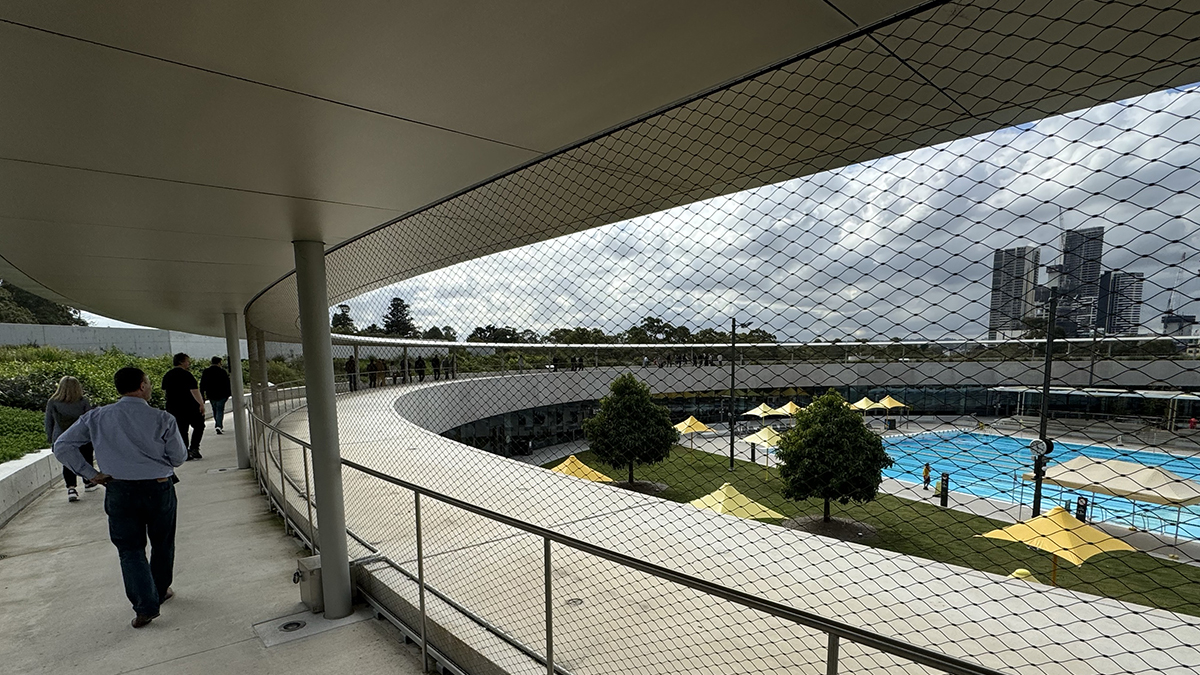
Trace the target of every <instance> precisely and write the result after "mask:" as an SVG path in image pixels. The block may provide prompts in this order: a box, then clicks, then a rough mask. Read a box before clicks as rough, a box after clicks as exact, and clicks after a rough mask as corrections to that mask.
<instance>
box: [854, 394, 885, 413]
mask: <svg viewBox="0 0 1200 675" xmlns="http://www.w3.org/2000/svg"><path fill="white" fill-rule="evenodd" d="M850 407H851V408H854V409H855V410H878V409H881V408H884V405H883V404H882V403H876V402H875V401H872V400H871V399H869V398H867V397H866V396H864V397H862V398H860V399H859V400H858V401H856V402H854V403H851V404H850Z"/></svg>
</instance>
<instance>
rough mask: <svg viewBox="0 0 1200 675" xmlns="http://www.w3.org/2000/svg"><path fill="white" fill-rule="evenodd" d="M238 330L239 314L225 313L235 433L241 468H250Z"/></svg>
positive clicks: (226, 348)
mask: <svg viewBox="0 0 1200 675" xmlns="http://www.w3.org/2000/svg"><path fill="white" fill-rule="evenodd" d="M239 332H240V331H238V316H237V314H234V313H233V312H226V313H225V351H226V352H227V354H228V358H229V382H230V384H232V385H233V387H231V388H232V390H233V396H231V397H230V398H232V399H233V435H234V441H235V442H236V443H237V460H238V468H239V469H249V468H250V446H249V443H248V441H247V436H248V435H247V433H246V394H245V385H243V384H242V383H243V379H242V341H241V339H240V337H239Z"/></svg>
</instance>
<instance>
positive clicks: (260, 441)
mask: <svg viewBox="0 0 1200 675" xmlns="http://www.w3.org/2000/svg"><path fill="white" fill-rule="evenodd" d="M250 421H251V426H252V432H253V433H252V437H253V438H254V440H255V443H254V445H255V448H254V449H255V452H254V466H255V467H256V469H258V471H259V482H260V486H261V487H262V489H263V491H264V492H265V493H266V494H267V497H268V500H269V501H270V503H271V505H272V508H275V509H276V510H277V511H278V512H279V513H280V515H281V516H282V517H283V521H284V529H285V531H286V532H289V533H291V534H295V535H296V536H297V537H299V538H300V539H301V540H302V541H304V543H305V545H306V546H308V548H309V549H310V550H312V551H313V552H318V548H317V546H318V545H317V541H318V540H317V537H316V525H317V524H316V522H315V521H314V520H313V512H314V505H315V501H314V495H313V491H312V487H311V485H312V483H311V477H310V475H309V468H308V465H309V453H310V452H311V449H312V448H311V445H310V444H309V443H308V442H307V441H305V440H304V439H301V438H298V437H296V436H294V435H292V434H289V433H287V432H286V431H283V430H282V429H280V428H279V427H278V426H276V425H274V424H269V423H267V422H264V421H263V420H262V419H260V418H259V417H257V416H256V415H253V414H251V415H250ZM284 441H288V442H289V443H293V444H295V445H296V446H298V447H299V448H300V450H301V462H302V464H303V466H304V484H303V485H301V484H300V483H299V482H297V480H296V479H295V478H293V477H291V476H289V475H288V471H287V470H286V468H285V466H284V461H283V455H282V452H283V442H284ZM272 446H274V448H275V454H274V455H272V452H271V450H272ZM260 450H261V452H260ZM272 465H274V466H273V467H272ZM342 466H344V467H346V468H347V469H350V470H352V471H356V472H359V473H361V474H364V475H367V476H371V477H373V478H376V479H378V480H381V481H384V482H386V483H390V484H392V485H395V486H397V487H401V488H404V489H406V490H409V491H411V492H412V493H413V496H414V509H413V517H414V525H415V528H416V549H417V550H416V554H417V559H416V563H417V569H416V572H415V574H414V573H413V572H412V571H411V570H407V569H405V568H404V567H403V566H402V565H400V564H399V563H397V562H396V561H394V560H392V559H391V558H389V557H388V556H386V555H384V554H381V553H380V552H379V549H378V548H377V547H375V546H373V545H371V544H370V543H369V542H367V541H366V540H364V539H363V538H362V537H360V536H358V535H356V534H355V533H354V532H353V531H351V530H350V529H349V528H347V532H346V534H347V536H349V537H350V538H352V539H354V540H355V541H356V542H357V543H358V544H360V545H362V546H363V547H364V548H366V550H368V551H371V552H372V555H371V556H369V558H366V559H363V560H360V561H357V562H364V561H366V560H369V561H378V562H382V563H385V564H387V565H388V566H390V567H391V568H393V569H394V570H396V571H398V572H400V573H401V574H404V575H405V576H406V577H408V578H409V579H413V580H415V581H416V583H417V586H418V604H419V607H418V610H419V612H420V617H421V620H420V626H419V628H416V627H408V626H401V628H402V629H406V630H413V632H415V633H416V634H417V637H418V639H419V641H420V643H421V653H422V657H423V662H424V663H425V664H428V663H429V660H428V659H429V656H430V654H431V653H435V652H436V651H437V650H435V649H434V648H433V646H431V645H430V644H429V639H428V635H429V631H428V614H427V607H426V604H427V603H426V595H427V594H431V595H434V596H435V597H437V598H438V599H439V600H441V601H443V602H445V603H446V604H447V605H449V606H450V607H453V608H454V609H455V610H456V611H459V612H462V613H463V614H464V615H465V616H467V617H468V618H470V619H471V620H472V621H474V622H475V623H477V624H478V625H480V626H481V627H483V628H485V629H486V630H488V631H489V632H491V633H492V634H493V635H495V636H497V637H499V638H500V639H502V640H504V641H505V642H506V643H508V644H509V645H510V646H513V647H515V648H517V649H518V650H519V651H521V652H523V653H524V654H526V655H527V656H529V657H531V658H533V659H535V660H536V661H538V662H540V663H543V664H544V665H545V666H546V672H547V673H548V674H549V675H554V674H555V673H561V674H563V675H569V674H568V673H567V672H566V671H565V670H563V669H562V668H560V667H557V666H556V665H555V659H554V611H553V605H552V590H553V589H552V586H551V581H550V568H551V561H552V556H553V545H558V546H564V547H568V548H571V549H574V550H576V551H579V552H582V553H586V554H588V555H591V556H594V557H597V558H601V559H603V560H607V561H609V562H613V563H616V564H618V565H621V566H623V567H625V568H628V569H631V570H637V571H640V572H643V573H646V574H649V575H652V576H654V577H657V578H659V579H662V580H664V581H668V582H671V583H674V584H678V585H680V586H684V587H686V588H690V589H693V590H696V591H699V592H701V593H704V594H707V595H709V596H712V597H714V598H720V599H723V600H727V601H729V602H733V603H735V604H738V605H741V606H743V607H746V608H750V609H754V610H757V611H760V612H763V613H765V614H768V615H771V616H774V617H777V618H780V619H783V620H786V621H790V622H792V623H795V624H797V625H800V626H805V627H808V628H812V629H816V630H819V631H822V632H824V633H825V634H826V635H827V636H828V640H827V643H826V656H825V664H826V673H827V675H836V673H837V672H838V663H839V653H840V644H841V641H842V640H847V641H850V642H853V643H856V644H859V645H862V646H865V647H870V648H873V649H877V650H879V651H881V652H884V653H886V654H890V655H893V656H896V657H899V658H902V659H905V660H908V661H911V662H913V663H919V664H922V665H925V666H928V667H931V668H934V669H937V670H940V671H942V672H946V673H952V674H955V675H1002V672H1001V671H998V670H995V669H992V668H989V667H986V666H983V665H980V664H976V663H972V662H969V661H965V660H963V659H959V658H956V657H952V656H949V655H946V654H942V653H940V652H936V651H934V650H931V649H928V648H925V647H920V646H917V645H913V644H909V643H907V642H904V641H902V640H898V639H896V638H892V637H888V636H885V635H880V634H878V633H874V632H871V631H868V630H865V629H862V628H857V627H855V626H851V625H849V624H846V623H842V622H840V621H836V620H834V619H829V618H826V617H823V616H821V615H819V614H815V613H813V612H808V611H805V610H801V609H797V608H795V607H790V606H788V605H785V604H782V603H779V602H775V601H773V600H768V599H766V598H761V597H758V596H755V595H751V594H749V593H746V592H743V591H740V590H736V589H732V588H728V587H726V586H723V585H721V584H718V583H714V582H712V581H707V580H705V579H700V578H698V577H694V576H691V575H688V574H684V573H681V572H679V571H676V570H673V569H670V568H667V567H663V566H661V565H657V564H654V563H651V562H648V561H645V560H641V559H639V558H635V557H633V556H629V555H626V554H623V553H618V552H616V551H612V550H609V549H606V548H604V547H601V546H597V545H596V544H592V543H589V542H587V541H583V540H581V539H576V538H574V537H570V536H568V535H564V534H561V533H559V532H555V531H554V530H550V529H547V528H545V527H541V526H538V525H534V524H532V523H528V522H525V521H523V520H520V519H518V518H514V517H512V516H507V515H505V514H502V513H498V512H495V511H491V510H489V509H486V508H483V507H481V506H476V505H474V504H471V503H469V502H465V501H463V500H461V499H457V498H455V497H451V496H449V495H445V494H442V493H439V492H437V491H434V490H431V489H429V488H426V487H423V486H421V485H417V484H415V483H411V482H409V481H406V480H403V479H400V478H396V477H395V476H390V475H388V474H385V473H383V472H381V471H378V470H376V469H372V468H370V467H367V466H364V465H362V464H359V463H357V462H353V461H350V460H347V459H342ZM272 473H274V474H276V475H277V476H278V479H277V480H276V479H272V477H271V476H272ZM289 486H290V487H291V490H292V491H293V493H294V495H295V497H296V498H298V499H300V500H302V502H303V505H304V508H303V512H302V513H301V512H299V511H297V510H296V509H294V508H293V507H292V505H291V502H290V501H289V497H288V492H287V491H288V487H289ZM275 491H278V494H277V495H276V494H273V492H275ZM423 497H424V498H428V499H433V500H436V501H438V502H441V503H443V504H446V505H448V506H451V507H454V508H457V509H460V510H462V511H466V512H468V513H472V514H475V515H478V516H482V517H484V518H487V519H489V520H492V521H494V522H497V523H500V524H503V525H507V526H509V527H512V528H515V529H517V530H521V531H523V532H526V533H528V534H530V535H533V536H535V537H540V538H541V539H542V542H543V546H542V550H543V572H542V574H543V585H544V589H545V590H544V592H545V610H544V612H545V617H544V618H545V638H546V649H545V650H544V653H538V652H537V651H536V650H534V649H533V648H531V647H529V646H527V645H524V644H522V643H521V642H520V641H519V640H517V639H516V638H515V637H514V636H511V635H508V634H507V633H506V632H504V631H503V630H500V629H499V628H497V627H495V626H492V625H491V624H490V623H488V622H487V621H486V620H485V619H483V618H481V617H478V616H475V615H474V614H473V613H472V612H471V611H470V610H469V608H467V607H464V606H463V605H462V604H461V603H458V602H456V601H454V599H453V598H451V597H449V596H448V595H447V594H445V593H443V592H440V591H438V590H437V589H435V588H432V587H431V586H429V584H427V583H426V579H425V550H424V532H423V524H422V520H421V499H422V498H423ZM293 511H297V512H296V513H293ZM298 519H303V520H304V521H306V522H297V520H298ZM390 609H394V608H390ZM385 616H387V617H388V618H389V619H391V620H393V621H394V622H397V623H398V622H399V619H397V618H396V613H395V612H388V613H386V614H385Z"/></svg>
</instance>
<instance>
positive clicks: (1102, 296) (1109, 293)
mask: <svg viewBox="0 0 1200 675" xmlns="http://www.w3.org/2000/svg"><path fill="white" fill-rule="evenodd" d="M1144 281H1145V275H1143V274H1142V273H1141V272H1121V271H1117V270H1113V271H1110V272H1104V273H1102V274H1101V275H1100V283H1099V294H1098V295H1097V296H1096V322H1095V327H1096V328H1099V329H1100V330H1102V331H1104V332H1105V334H1107V335H1136V334H1137V332H1138V327H1139V326H1140V325H1141V323H1142V283H1143V282H1144Z"/></svg>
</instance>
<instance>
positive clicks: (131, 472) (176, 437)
mask: <svg viewBox="0 0 1200 675" xmlns="http://www.w3.org/2000/svg"><path fill="white" fill-rule="evenodd" d="M113 384H115V385H116V387H117V393H119V394H120V395H121V398H120V399H118V400H117V402H116V403H114V404H112V405H107V406H103V407H101V408H96V409H94V410H91V411H88V412H87V413H86V414H85V415H83V417H80V418H79V422H78V423H76V424H74V425H72V426H71V428H69V429H67V430H66V432H65V433H63V434H62V435H61V436H59V437H58V440H57V441H55V442H54V456H55V457H57V458H58V460H59V461H60V462H62V463H63V465H64V466H69V467H71V470H72V471H74V472H76V473H78V474H79V475H80V476H83V478H84V480H90V481H92V482H93V483H95V484H97V485H103V486H104V488H105V494H104V512H105V513H107V514H108V536H109V538H110V539H111V540H112V543H113V546H116V547H117V555H118V557H119V558H120V561H121V577H122V579H123V580H124V582H125V595H126V597H128V598H129V602H130V603H131V604H132V605H133V611H134V617H133V622H132V625H133V627H134V628H142V627H144V626H147V625H149V623H150V622H151V621H153V620H154V619H155V618H157V617H158V614H159V607H160V606H161V605H162V603H164V602H166V601H167V600H170V599H171V597H172V596H174V595H175V592H174V591H172V590H171V581H172V576H173V574H174V568H175V514H176V510H177V508H178V502H177V501H176V498H175V483H176V482H177V481H178V479H177V478H176V477H175V467H177V466H180V465H181V464H183V463H184V462H185V461H186V460H187V446H186V445H184V443H183V440H182V438H181V434H180V432H179V429H178V425H177V423H176V421H175V417H174V416H172V415H170V414H168V413H166V412H163V411H161V410H156V409H154V408H151V407H150V403H149V402H150V392H151V391H152V386H151V384H150V378H148V377H146V374H145V373H144V372H142V371H141V370H140V369H138V368H122V369H120V370H118V371H117V373H116V375H115V376H113ZM87 444H92V445H94V446H95V449H96V461H97V462H98V463H99V465H100V469H101V470H102V471H97V470H96V469H95V468H93V467H92V465H91V464H89V463H88V462H87V461H86V459H85V458H84V456H83V453H82V452H81V451H80V449H81V448H82V447H84V446H85V445H87ZM147 539H149V542H150V559H149V561H147V559H146V541H147Z"/></svg>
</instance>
